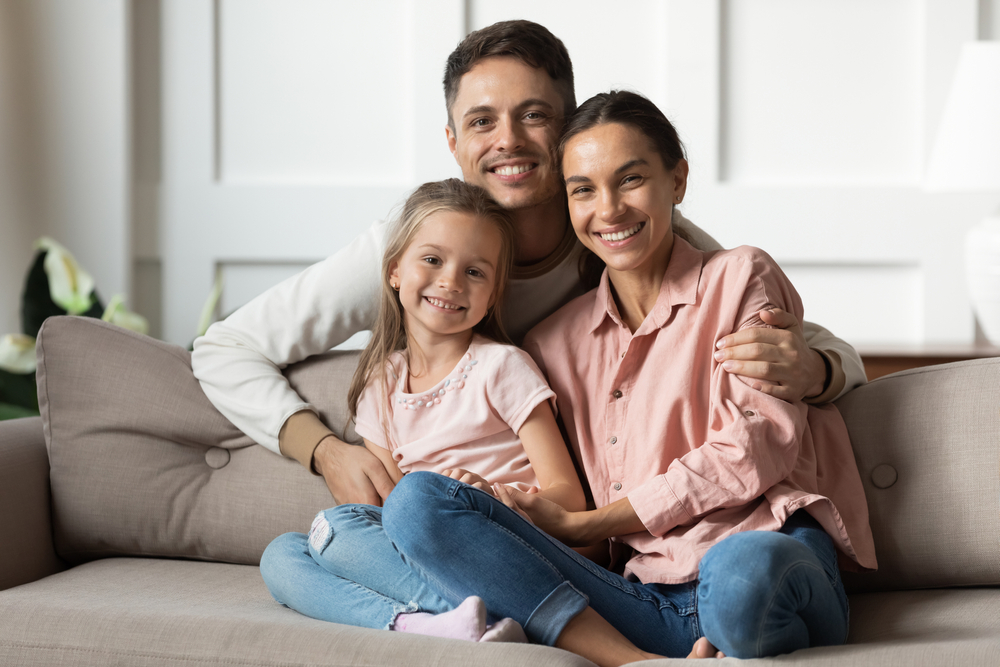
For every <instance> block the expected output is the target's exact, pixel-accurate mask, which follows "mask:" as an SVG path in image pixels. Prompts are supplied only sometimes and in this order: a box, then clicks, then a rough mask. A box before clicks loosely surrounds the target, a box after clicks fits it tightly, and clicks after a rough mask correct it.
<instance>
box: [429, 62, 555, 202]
mask: <svg viewBox="0 0 1000 667" xmlns="http://www.w3.org/2000/svg"><path fill="white" fill-rule="evenodd" d="M451 119H452V121H453V122H454V125H455V129H454V130H452V128H451V127H450V126H449V127H448V128H446V132H447V134H448V148H450V149H451V153H452V155H454V156H455V161H456V162H458V166H459V167H461V169H462V175H463V177H464V178H465V180H466V181H467V182H469V183H473V184H475V185H478V186H480V187H482V188H485V189H486V191H487V192H489V193H490V195H491V196H492V197H493V198H494V199H496V200H497V201H498V202H499V203H500V205H501V206H503V207H505V208H508V209H513V210H517V209H522V208H528V207H530V206H536V205H538V204H542V203H545V202H548V201H550V200H551V199H552V198H553V197H556V196H557V195H559V194H560V193H561V192H562V183H561V181H560V179H559V171H558V169H557V165H556V160H555V149H556V143H557V142H558V140H559V133H560V132H561V131H562V127H563V122H564V121H565V119H564V118H563V100H562V98H561V97H560V96H559V94H558V93H557V92H556V88H555V85H554V84H553V83H552V79H551V78H550V77H549V75H548V73H547V72H546V71H545V70H544V69H536V68H534V67H529V66H528V65H525V64H524V63H522V62H521V61H520V60H517V59H516V58H509V57H503V56H497V57H492V58H485V59H483V60H481V61H479V62H478V63H477V64H476V65H475V67H473V68H472V69H471V70H469V71H468V72H466V73H465V75H464V76H462V79H461V81H460V83H459V86H458V95H457V96H456V98H455V102H454V104H453V105H452V108H451Z"/></svg>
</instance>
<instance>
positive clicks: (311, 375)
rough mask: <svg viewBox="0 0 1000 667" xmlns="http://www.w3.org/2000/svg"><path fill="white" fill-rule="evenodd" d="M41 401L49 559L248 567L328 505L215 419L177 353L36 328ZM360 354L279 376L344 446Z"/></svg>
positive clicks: (74, 325) (316, 487) (312, 483)
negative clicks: (147, 559)
mask: <svg viewBox="0 0 1000 667" xmlns="http://www.w3.org/2000/svg"><path fill="white" fill-rule="evenodd" d="M37 350H38V394H39V398H40V403H39V408H40V409H41V413H42V419H43V425H44V431H45V442H46V446H47V447H48V452H49V461H50V466H51V472H50V480H51V487H52V507H53V510H52V512H53V531H54V541H55V545H56V551H57V553H58V554H59V555H60V556H61V557H62V558H64V559H65V560H67V561H68V562H70V563H80V562H83V561H88V560H94V559H97V558H104V557H108V556H120V555H139V556H164V557H186V558H197V559H203V560H213V561H223V562H229V563H245V564H257V563H259V562H260V555H261V553H263V551H264V548H265V547H266V546H267V545H268V543H269V542H270V541H271V540H272V539H274V537H276V536H277V535H280V534H282V533H285V532H288V531H302V532H305V531H307V530H308V528H309V525H310V523H311V521H312V518H313V516H314V515H315V514H316V512H318V511H319V510H322V509H324V508H326V507H329V506H330V505H332V504H333V501H332V498H331V496H330V492H329V491H328V490H327V488H326V485H325V484H324V483H323V480H322V478H320V477H316V476H314V475H312V474H310V473H309V472H308V471H306V470H305V469H304V468H303V467H302V466H300V465H299V464H298V463H296V462H294V461H292V460H289V459H285V458H282V457H281V456H278V455H276V454H274V453H272V452H270V451H269V450H267V449H265V448H263V447H260V446H258V445H256V444H255V443H254V442H253V441H251V440H250V438H249V437H247V436H245V435H243V433H241V432H240V431H239V430H237V429H236V427H235V426H233V425H232V424H231V423H230V422H229V421H228V420H227V419H226V418H225V417H223V416H222V414H220V413H219V412H218V411H217V410H216V409H215V407H213V406H212V404H211V403H210V402H209V400H208V399H207V398H206V397H205V394H204V393H203V392H202V390H201V387H200V386H199V384H198V382H197V380H195V378H194V376H193V375H192V373H191V355H190V353H189V352H187V350H184V349H183V348H180V347H178V346H176V345H169V344H167V343H163V342H160V341H157V340H155V339H153V338H149V337H147V336H141V335H139V334H135V333H132V332H130V331H126V330H124V329H120V328H118V327H115V326H113V325H110V324H107V323H104V322H101V321H99V320H95V319H92V318H82V317H55V318H50V319H48V320H46V321H45V324H44V326H43V327H42V330H41V331H40V332H39V336H38V344H37ZM356 363H357V353H356V352H331V353H329V354H327V355H322V356H319V357H314V358H312V359H309V360H307V361H304V362H302V363H299V364H295V365H294V366H292V367H289V368H288V369H287V370H286V373H285V375H286V377H288V379H289V382H290V383H291V384H292V386H294V387H295V388H296V389H297V390H298V391H299V393H300V394H301V395H302V396H303V397H305V399H306V400H308V401H309V402H311V403H312V404H313V405H315V406H316V407H317V408H318V409H319V410H320V412H321V417H322V418H323V420H324V421H325V422H326V423H327V424H329V425H330V426H331V428H333V429H334V431H336V432H338V435H340V436H341V437H342V438H344V439H345V440H348V441H351V442H358V441H359V439H358V438H357V435H356V434H355V433H354V430H353V427H346V425H347V421H348V415H347V408H346V401H345V399H344V397H345V396H346V391H347V390H346V388H347V385H348V383H349V382H350V379H351V376H352V374H353V373H354V367H355V365H356Z"/></svg>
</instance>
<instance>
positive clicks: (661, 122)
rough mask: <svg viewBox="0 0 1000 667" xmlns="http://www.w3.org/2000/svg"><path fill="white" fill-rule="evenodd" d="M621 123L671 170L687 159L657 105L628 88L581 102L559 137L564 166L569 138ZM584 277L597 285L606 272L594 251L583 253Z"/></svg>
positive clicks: (586, 284) (586, 282)
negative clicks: (636, 135) (634, 130)
mask: <svg viewBox="0 0 1000 667" xmlns="http://www.w3.org/2000/svg"><path fill="white" fill-rule="evenodd" d="M612 123H618V124H620V125H626V126H628V127H632V128H634V129H636V130H638V131H639V132H640V133H641V134H642V135H643V136H644V137H646V138H647V139H649V143H650V145H651V146H652V148H653V150H655V151H656V152H657V153H658V154H659V155H660V159H661V160H663V166H664V167H666V169H667V171H670V170H672V169H673V168H674V167H676V166H677V163H678V162H680V161H681V160H683V159H685V156H684V144H683V143H681V140H680V137H678V136H677V130H676V128H674V126H673V124H672V123H671V122H670V121H669V120H668V119H667V117H666V116H665V115H663V112H662V111H660V110H659V108H657V106H656V105H655V104H653V103H652V102H650V101H649V100H648V99H646V98H645V97H643V96H642V95H640V94H638V93H633V92H631V91H628V90H612V91H610V92H607V93H598V94H597V95H594V96H593V97H591V98H590V99H589V100H587V101H586V102H584V103H583V104H581V105H580V108H579V109H577V110H576V113H574V114H573V115H572V116H570V117H569V119H568V120H567V121H566V127H565V128H564V129H563V134H562V138H560V139H559V148H558V160H559V165H560V168H561V167H562V161H563V155H565V153H566V144H568V143H569V140H570V139H572V138H573V137H575V136H577V135H578V134H580V133H582V132H586V131H587V130H589V129H591V128H594V127H597V126H598V125H608V124H612ZM579 268H580V280H581V282H582V283H583V285H584V288H585V289H591V288H593V287H597V285H598V283H600V282H601V274H602V273H603V272H604V261H603V260H602V259H601V258H600V257H598V256H597V255H595V254H594V253H593V252H591V251H590V250H584V252H583V254H582V255H581V256H580V267H579Z"/></svg>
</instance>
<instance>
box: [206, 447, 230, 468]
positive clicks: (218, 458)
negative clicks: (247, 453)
mask: <svg viewBox="0 0 1000 667" xmlns="http://www.w3.org/2000/svg"><path fill="white" fill-rule="evenodd" d="M205 463H207V464H208V467H209V468H213V469H214V470H218V469H219V468H224V467H225V466H226V464H227V463H229V450H228V449H223V448H222V447H209V448H208V451H206V452H205Z"/></svg>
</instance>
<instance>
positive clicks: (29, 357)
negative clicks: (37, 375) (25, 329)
mask: <svg viewBox="0 0 1000 667" xmlns="http://www.w3.org/2000/svg"><path fill="white" fill-rule="evenodd" d="M0 370H5V371H7V372H8V373H16V374H18V375H27V374H28V373H31V372H34V370H35V339H34V338H32V337H31V336H25V335H24V334H7V335H6V336H4V337H3V338H0Z"/></svg>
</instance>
